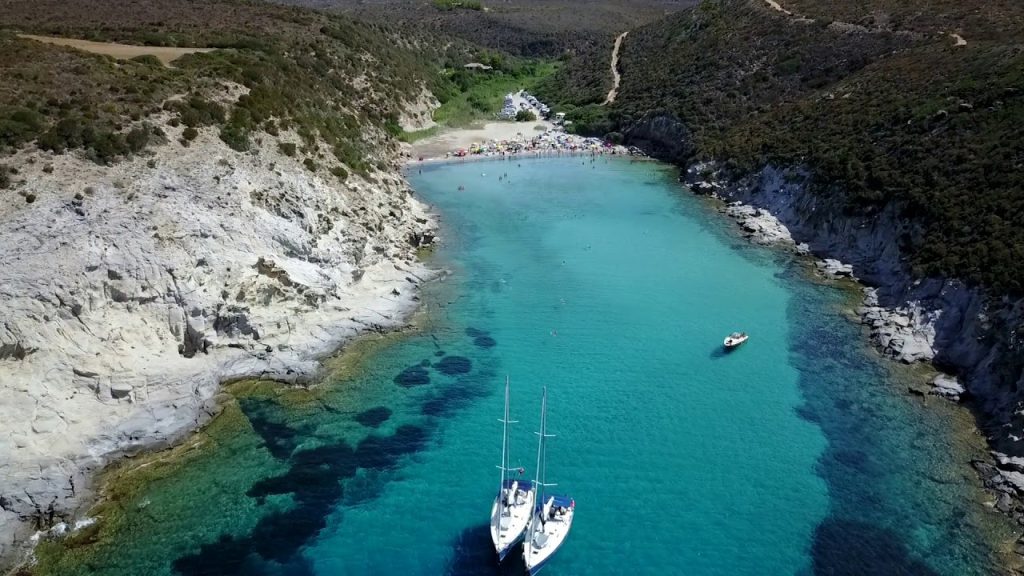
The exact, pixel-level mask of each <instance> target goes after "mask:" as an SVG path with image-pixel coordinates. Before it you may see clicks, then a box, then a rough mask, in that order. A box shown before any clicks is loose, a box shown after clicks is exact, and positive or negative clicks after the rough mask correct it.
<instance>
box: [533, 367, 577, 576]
mask: <svg viewBox="0 0 1024 576" xmlns="http://www.w3.org/2000/svg"><path fill="white" fill-rule="evenodd" d="M547 416H548V389H547V387H545V388H544V393H543V396H542V397H541V402H540V432H538V434H539V435H540V440H539V441H538V444H537V476H536V478H537V479H536V480H535V481H534V483H533V492H534V494H535V497H534V499H535V501H536V502H537V506H536V510H535V511H534V514H533V516H532V517H531V518H530V525H529V526H528V527H527V528H526V538H525V540H524V543H523V560H525V562H526V571H527V572H528V573H529V574H530V576H533V575H534V574H536V573H537V572H540V569H541V568H543V567H544V565H545V564H547V562H548V560H550V559H551V557H552V556H553V555H554V554H555V552H557V551H558V549H559V548H560V547H561V546H562V544H563V543H564V542H565V538H566V536H568V535H569V529H570V528H571V527H572V519H573V516H574V514H575V512H576V501H575V500H573V499H572V498H570V497H568V496H560V495H557V496H556V495H547V494H546V493H545V489H546V488H548V487H551V486H554V484H547V483H545V468H546V465H547V463H546V462H545V458H546V455H545V443H546V442H547V439H548V438H550V437H551V436H552V434H548V424H547Z"/></svg>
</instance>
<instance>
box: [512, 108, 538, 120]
mask: <svg viewBox="0 0 1024 576" xmlns="http://www.w3.org/2000/svg"><path fill="white" fill-rule="evenodd" d="M536 119H537V115H536V114H534V113H533V110H520V111H519V112H516V122H533V121H535V120H536Z"/></svg>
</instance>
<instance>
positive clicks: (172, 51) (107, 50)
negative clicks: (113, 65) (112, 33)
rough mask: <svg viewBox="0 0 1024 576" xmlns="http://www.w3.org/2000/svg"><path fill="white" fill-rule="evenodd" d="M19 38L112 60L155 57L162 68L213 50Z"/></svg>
mask: <svg viewBox="0 0 1024 576" xmlns="http://www.w3.org/2000/svg"><path fill="white" fill-rule="evenodd" d="M18 36H19V37H21V38H28V39H30V40H36V41H37V42H45V43H47V44H56V45H58V46H68V47H70V48H75V49H78V50H84V51H86V52H93V53H95V54H105V55H107V56H113V57H114V58H118V59H122V60H127V59H129V58H135V57H136V56H147V55H148V56H156V57H157V59H158V60H160V61H161V62H163V64H164V66H169V65H170V64H171V62H174V61H175V60H177V59H178V58H181V57H182V56H184V55H186V54H195V53H197V52H212V51H213V50H215V49H214V48H178V47H170V46H132V45H130V44H115V43H112V42H92V41H90V40H78V39H75V38H58V37H55V36H34V35H32V34H19V35H18Z"/></svg>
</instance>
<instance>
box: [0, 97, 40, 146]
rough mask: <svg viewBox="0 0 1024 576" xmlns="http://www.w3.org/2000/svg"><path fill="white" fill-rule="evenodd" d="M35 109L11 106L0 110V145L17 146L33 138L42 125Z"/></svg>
mask: <svg viewBox="0 0 1024 576" xmlns="http://www.w3.org/2000/svg"><path fill="white" fill-rule="evenodd" d="M43 121H44V119H43V116H42V115H41V114H39V113H38V112H36V111H35V110H30V109H28V108H24V107H21V106H13V107H10V108H7V109H2V110H0V146H12V147H14V146H19V145H21V144H23V143H25V142H28V141H30V140H32V139H33V138H35V137H36V136H37V135H38V134H39V132H40V130H42V127H43Z"/></svg>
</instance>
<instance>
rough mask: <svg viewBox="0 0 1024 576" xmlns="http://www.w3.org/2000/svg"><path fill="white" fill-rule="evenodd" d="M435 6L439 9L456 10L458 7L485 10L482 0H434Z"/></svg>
mask: <svg viewBox="0 0 1024 576" xmlns="http://www.w3.org/2000/svg"><path fill="white" fill-rule="evenodd" d="M434 7H435V8H437V9H438V10H455V9H457V8H464V9H466V10H483V8H484V6H483V4H481V3H480V0H434Z"/></svg>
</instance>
